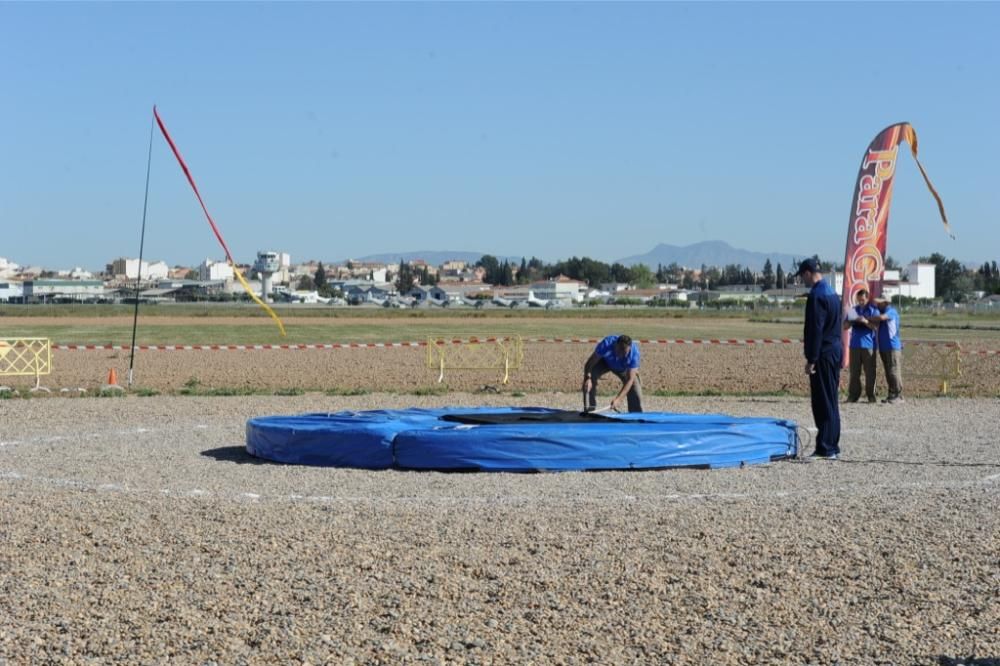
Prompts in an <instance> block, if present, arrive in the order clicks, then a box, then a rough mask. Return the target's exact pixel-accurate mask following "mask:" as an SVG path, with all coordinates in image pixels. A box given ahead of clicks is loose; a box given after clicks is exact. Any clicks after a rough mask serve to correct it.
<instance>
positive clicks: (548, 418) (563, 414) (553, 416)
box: [441, 409, 641, 425]
mask: <svg viewBox="0 0 1000 666" xmlns="http://www.w3.org/2000/svg"><path fill="white" fill-rule="evenodd" d="M441 420H442V421H450V422H453V423H468V424H471V425H504V424H510V423H639V422H641V421H639V420H631V421H620V420H618V419H614V418H612V417H610V416H605V415H604V414H595V413H594V412H573V411H569V410H565V411H564V410H558V409H553V410H550V411H545V412H487V413H484V414H479V413H476V412H460V413H457V414H445V415H444V416H442V417H441Z"/></svg>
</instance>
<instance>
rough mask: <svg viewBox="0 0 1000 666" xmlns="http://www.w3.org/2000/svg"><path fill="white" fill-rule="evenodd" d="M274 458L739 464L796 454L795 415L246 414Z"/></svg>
mask: <svg viewBox="0 0 1000 666" xmlns="http://www.w3.org/2000/svg"><path fill="white" fill-rule="evenodd" d="M246 441H247V444H246V447H247V451H248V452H249V453H250V454H251V455H253V456H257V457H260V458H265V459H267V460H273V461H276V462H285V463H295V464H303V465H321V466H333V467H354V468H361V469H421V470H479V471H498V472H499V471H507V472H527V471H540V470H546V471H569V470H628V469H659V468H668V467H733V466H742V465H750V464H759V463H766V462H770V461H771V460H777V459H781V458H788V457H794V456H795V455H796V453H797V451H798V444H799V441H798V436H797V427H796V425H795V423H794V422H793V421H787V420H783V419H771V418H750V417H733V416H726V415H722V414H676V413H666V412H643V413H635V414H594V413H581V412H574V411H566V410H556V409H546V408H542V407H516V408H512V407H484V408H467V407H464V408H459V407H453V408H444V409H417V408H413V409H400V410H373V411H362V412H353V411H345V412H336V413H320V414H300V415H297V416H268V417H260V418H254V419H250V420H249V421H247V440H246Z"/></svg>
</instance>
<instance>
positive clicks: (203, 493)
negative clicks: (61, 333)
mask: <svg viewBox="0 0 1000 666" xmlns="http://www.w3.org/2000/svg"><path fill="white" fill-rule="evenodd" d="M0 479H7V480H12V481H26V482H28V483H39V484H42V485H48V486H54V487H57V488H75V489H77V490H81V491H103V492H120V493H123V494H143V493H144V492H158V493H159V494H161V495H167V496H174V497H189V498H200V499H218V500H223V501H225V500H227V499H230V500H247V499H249V500H254V501H268V502H309V503H319V504H328V503H334V502H348V503H352V504H366V503H367V504H374V505H378V504H389V505H391V504H421V503H422V504H427V505H432V504H470V505H506V504H534V505H546V506H557V505H564V504H594V505H602V504H616V503H621V502H622V501H623V500H624V501H625V502H629V503H639V502H650V501H671V502H675V501H676V502H685V501H695V502H699V501H723V502H726V501H733V500H752V499H767V498H773V499H788V498H795V497H799V496H810V497H813V496H816V495H825V494H829V495H836V496H853V495H870V494H877V493H879V492H885V491H890V492H891V491H908V490H909V491H912V490H923V489H926V490H950V489H960V488H971V487H977V486H994V485H996V484H994V483H993V482H994V481H996V480H997V479H1000V474H994V475H991V476H988V477H984V478H981V479H974V480H969V481H956V482H953V483H949V482H930V483H902V484H884V485H872V484H862V485H858V486H837V487H830V488H822V489H817V488H809V489H805V490H797V491H787V490H782V491H775V492H760V493H690V494H684V493H670V494H664V495H656V494H648V495H626V494H624V493H621V492H618V493H612V494H611V495H608V496H605V497H595V496H586V497H572V498H559V499H551V498H549V499H546V498H543V497H535V496H530V495H511V496H508V497H502V498H500V497H495V496H494V497H480V496H469V495H457V496H447V495H437V496H423V497H415V496H410V497H369V496H364V495H342V496H337V495H300V494H288V495H262V494H260V493H254V492H242V493H215V492H212V491H209V490H202V489H199V488H194V489H190V490H181V489H173V488H160V489H159V490H158V491H152V490H150V491H144V490H142V489H140V488H134V487H133V488H130V487H129V486H127V485H124V484H117V483H102V484H95V483H88V482H86V481H79V480H75V479H60V478H51V477H44V476H26V475H24V474H21V473H19V472H17V471H15V470H8V471H0ZM998 490H1000V487H998ZM987 491H988V492H996V491H995V490H994V489H993V488H989V489H987Z"/></svg>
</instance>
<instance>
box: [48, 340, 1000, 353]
mask: <svg viewBox="0 0 1000 666" xmlns="http://www.w3.org/2000/svg"><path fill="white" fill-rule="evenodd" d="M506 340H510V338H454V339H450V340H441V341H439V342H438V344H451V345H464V344H481V343H484V342H499V341H506ZM523 342H529V343H532V344H538V343H542V344H548V343H554V344H597V343H598V342H600V338H524V339H523ZM636 342H638V343H640V344H644V345H695V346H711V345H724V346H746V345H789V344H801V343H802V341H801V340H795V339H791V338H757V339H742V338H728V339H722V338H719V339H715V338H712V339H707V340H681V339H637V340H636ZM906 344H907V345H920V346H927V347H954V346H955V343H954V342H932V341H917V340H911V341H909V342H907V343H906ZM426 346H427V342H426V341H419V342H333V343H327V344H276V345H271V344H259V345H136V351H273V350H283V351H305V350H318V349H393V348H401V347H426ZM52 349H53V350H54V351H130V350H131V347H129V346H128V345H62V344H54V345H52ZM961 353H962V354H974V355H977V356H993V355H997V354H1000V350H964V349H963V350H961Z"/></svg>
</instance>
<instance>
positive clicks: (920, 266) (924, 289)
mask: <svg viewBox="0 0 1000 666" xmlns="http://www.w3.org/2000/svg"><path fill="white" fill-rule="evenodd" d="M934 269H935V266H934V264H927V263H921V262H919V261H914V262H911V263H910V265H909V266H907V268H906V279H905V280H903V279H901V277H900V271H898V270H895V269H890V270H886V271H885V272H884V273H883V276H882V295H883V296H885V297H886V298H893V297H895V296H907V297H909V298H925V299H928V300H930V299H933V298H935V297H936V296H937V285H936V281H935V274H934ZM833 283H834V284H833V288H834V290H835V291H836V292H837V293H838V294H842V293H844V274H843V273H841V272H839V271H838V272H835V273H834V274H833Z"/></svg>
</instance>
